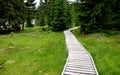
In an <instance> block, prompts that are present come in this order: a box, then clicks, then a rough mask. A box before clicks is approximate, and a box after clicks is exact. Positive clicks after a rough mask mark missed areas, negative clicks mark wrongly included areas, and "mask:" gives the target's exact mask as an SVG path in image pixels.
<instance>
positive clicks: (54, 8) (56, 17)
mask: <svg viewBox="0 0 120 75" xmlns="http://www.w3.org/2000/svg"><path fill="white" fill-rule="evenodd" d="M67 8H68V6H67V1H66V0H51V1H50V17H49V26H50V28H51V29H52V30H53V31H63V30H65V29H67V24H68V20H67V18H68V13H67Z"/></svg>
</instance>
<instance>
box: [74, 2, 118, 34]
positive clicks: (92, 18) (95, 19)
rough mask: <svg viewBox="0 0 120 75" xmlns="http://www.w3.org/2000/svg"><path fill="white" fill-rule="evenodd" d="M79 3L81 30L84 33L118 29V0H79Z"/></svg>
mask: <svg viewBox="0 0 120 75" xmlns="http://www.w3.org/2000/svg"><path fill="white" fill-rule="evenodd" d="M76 5H79V8H80V9H79V10H78V11H79V14H78V15H77V17H78V20H79V21H80V25H81V30H82V31H83V32H85V33H91V32H101V31H102V32H103V31H107V30H112V29H117V30H120V14H119V13H120V6H119V5H120V1H119V0H99V1H98V0H81V2H78V3H76Z"/></svg>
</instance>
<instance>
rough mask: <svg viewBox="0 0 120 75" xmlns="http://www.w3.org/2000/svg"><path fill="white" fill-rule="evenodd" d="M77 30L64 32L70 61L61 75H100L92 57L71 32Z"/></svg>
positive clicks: (68, 60)
mask: <svg viewBox="0 0 120 75" xmlns="http://www.w3.org/2000/svg"><path fill="white" fill-rule="evenodd" d="M76 28H78V27H75V28H71V29H69V30H66V31H64V34H65V37H66V40H65V41H66V46H67V49H68V59H67V61H66V64H65V66H64V69H63V72H62V74H61V75H98V72H97V69H96V67H95V64H94V61H93V59H92V57H91V55H90V54H89V53H88V51H87V50H86V49H85V48H84V47H83V46H82V44H81V43H80V42H78V40H77V39H76V38H75V36H74V35H73V34H72V33H71V32H70V31H71V30H74V29H76Z"/></svg>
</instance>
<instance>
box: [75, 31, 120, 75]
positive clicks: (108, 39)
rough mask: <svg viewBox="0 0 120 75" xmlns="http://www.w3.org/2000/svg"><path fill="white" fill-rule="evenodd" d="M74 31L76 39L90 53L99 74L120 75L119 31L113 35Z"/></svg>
mask: <svg viewBox="0 0 120 75" xmlns="http://www.w3.org/2000/svg"><path fill="white" fill-rule="evenodd" d="M78 32H79V30H76V31H74V34H75V35H76V37H77V38H78V40H79V41H80V42H81V43H82V44H83V45H84V47H85V48H86V49H87V50H88V51H89V52H90V53H91V55H92V57H93V59H94V61H95V64H96V66H97V69H98V72H99V74H100V75H120V32H119V33H118V34H115V35H108V34H105V33H92V34H89V35H83V34H80V33H78Z"/></svg>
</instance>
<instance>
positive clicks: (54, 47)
mask: <svg viewBox="0 0 120 75" xmlns="http://www.w3.org/2000/svg"><path fill="white" fill-rule="evenodd" d="M64 39H65V38H64V34H63V33H61V32H51V31H46V32H42V31H41V30H40V29H39V28H38V27H35V28H29V29H27V30H26V31H23V32H20V33H11V34H8V35H0V75H60V74H61V72H62V69H63V66H64V64H65V61H66V58H67V50H66V45H65V42H64Z"/></svg>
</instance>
